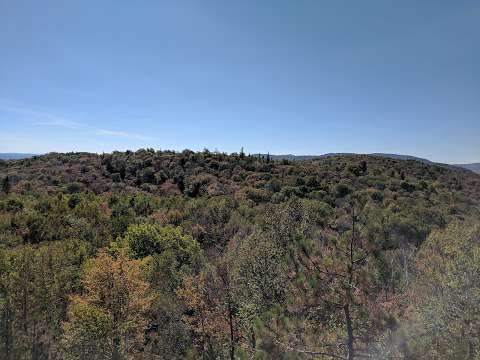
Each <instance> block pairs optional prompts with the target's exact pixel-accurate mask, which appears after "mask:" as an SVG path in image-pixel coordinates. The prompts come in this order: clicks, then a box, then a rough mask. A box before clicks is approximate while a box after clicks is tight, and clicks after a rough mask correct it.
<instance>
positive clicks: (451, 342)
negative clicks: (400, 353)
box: [410, 223, 480, 359]
mask: <svg viewBox="0 0 480 360" xmlns="http://www.w3.org/2000/svg"><path fill="white" fill-rule="evenodd" d="M415 265H416V271H415V277H414V283H413V285H412V289H411V296H410V297H411V301H412V303H413V307H414V309H415V314H416V316H417V319H416V320H417V321H418V323H419V326H420V330H419V331H417V332H415V334H416V337H415V338H414V339H412V340H413V341H411V344H412V349H413V353H415V354H419V355H420V356H421V357H423V358H425V357H428V358H432V359H433V358H435V359H478V358H480V226H479V225H475V226H472V225H468V224H465V223H454V224H451V225H450V226H448V228H447V229H446V230H444V231H440V230H439V231H434V232H433V233H432V234H431V235H430V236H429V238H428V240H427V241H426V242H425V243H424V244H423V245H422V248H421V250H420V251H419V253H418V256H417V260H416V264H415Z"/></svg>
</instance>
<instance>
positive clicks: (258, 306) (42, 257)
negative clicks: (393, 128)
mask: <svg viewBox="0 0 480 360" xmlns="http://www.w3.org/2000/svg"><path fill="white" fill-rule="evenodd" d="M0 181H1V193H0V354H1V358H2V359H7V360H14V359H32V360H33V359H42V360H43V359H49V360H50V359H365V358H367V359H368V358H371V359H477V358H480V340H479V339H480V221H479V218H480V217H479V216H480V175H478V174H475V173H473V172H470V171H465V170H461V169H453V168H452V169H449V168H445V167H440V166H436V165H430V164H425V163H421V162H417V161H413V160H396V159H390V158H385V157H376V156H366V155H345V156H333V157H328V158H322V159H318V160H309V161H298V162H291V161H288V160H272V159H271V158H270V157H269V156H251V155H247V154H245V153H243V152H240V153H238V154H231V155H227V154H223V153H217V152H210V151H208V150H205V151H203V152H192V151H188V150H186V151H183V152H173V151H155V150H153V149H141V150H138V151H135V152H132V151H127V152H113V153H111V154H102V155H99V154H90V153H68V154H59V153H51V154H47V155H43V156H36V157H33V158H28V159H23V160H11V161H0Z"/></svg>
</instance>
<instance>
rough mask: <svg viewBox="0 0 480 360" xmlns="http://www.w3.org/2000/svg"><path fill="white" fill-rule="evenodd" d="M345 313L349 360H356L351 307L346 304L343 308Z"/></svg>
mask: <svg viewBox="0 0 480 360" xmlns="http://www.w3.org/2000/svg"><path fill="white" fill-rule="evenodd" d="M343 311H344V313H345V323H346V325H347V335H348V337H347V348H348V357H347V359H348V360H353V359H354V358H355V348H354V346H353V343H354V337H353V326H352V318H351V316H350V307H349V305H348V304H345V306H344V307H343Z"/></svg>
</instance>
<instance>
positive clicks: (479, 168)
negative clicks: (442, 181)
mask: <svg viewBox="0 0 480 360" xmlns="http://www.w3.org/2000/svg"><path fill="white" fill-rule="evenodd" d="M345 155H357V154H355V153H327V154H322V155H293V154H286V155H272V154H270V155H269V156H270V158H271V159H273V160H284V159H285V160H290V161H309V160H313V159H321V158H326V157H333V156H345ZM367 155H372V156H379V157H385V158H390V159H395V160H413V161H419V162H421V163H424V164H428V165H440V166H443V167H447V168H462V169H465V170H470V171H473V172H476V173H479V174H480V163H473V164H454V165H449V164H443V163H436V162H433V161H430V160H428V159H425V158H421V157H417V156H412V155H402V154H388V153H372V154H367ZM260 156H263V157H266V156H267V155H266V154H260Z"/></svg>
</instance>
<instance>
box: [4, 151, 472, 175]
mask: <svg viewBox="0 0 480 360" xmlns="http://www.w3.org/2000/svg"><path fill="white" fill-rule="evenodd" d="M39 155H40V154H28V153H0V160H20V159H27V158H31V157H34V156H39ZM260 155H261V156H267V154H260ZM342 155H360V154H356V153H327V154H322V155H293V154H285V155H272V154H269V155H268V156H270V158H271V159H273V160H284V159H285V160H291V161H308V160H313V159H321V158H326V157H332V156H342ZM365 155H372V156H381V157H386V158H391V159H397V160H415V161H420V162H422V163H425V164H429V165H441V166H446V167H459V168H462V169H466V170H470V171H473V172H475V173H478V174H480V163H472V164H453V165H449V164H442V163H436V162H433V161H430V160H428V159H425V158H421V157H417V156H412V155H402V154H388V153H371V154H365Z"/></svg>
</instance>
